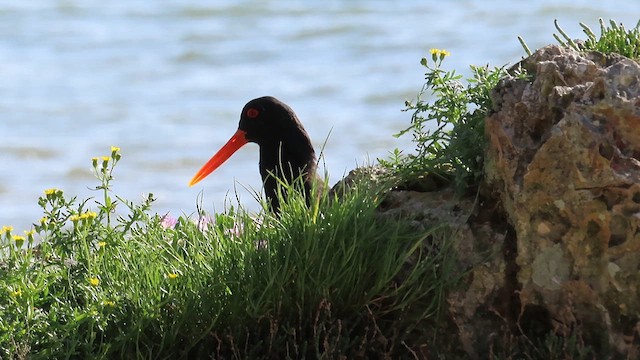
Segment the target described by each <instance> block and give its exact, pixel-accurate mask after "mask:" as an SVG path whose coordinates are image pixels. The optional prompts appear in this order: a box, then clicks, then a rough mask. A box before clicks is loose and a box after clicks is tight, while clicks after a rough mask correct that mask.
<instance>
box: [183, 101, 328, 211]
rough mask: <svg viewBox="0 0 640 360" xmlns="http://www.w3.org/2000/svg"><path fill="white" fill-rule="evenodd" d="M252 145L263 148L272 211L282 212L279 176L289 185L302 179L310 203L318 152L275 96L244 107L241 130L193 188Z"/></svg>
mask: <svg viewBox="0 0 640 360" xmlns="http://www.w3.org/2000/svg"><path fill="white" fill-rule="evenodd" d="M248 142H254V143H256V144H258V146H260V175H261V176H262V182H263V184H264V192H265V195H266V196H267V199H268V200H269V203H270V206H271V209H272V211H274V212H275V213H278V212H279V208H280V203H279V200H278V186H279V185H278V181H277V180H276V177H277V178H278V179H280V180H282V181H284V182H286V183H287V184H292V183H294V182H295V181H294V180H296V179H301V180H302V184H303V187H304V189H303V191H304V193H305V196H306V200H307V204H309V202H310V199H311V187H312V186H313V183H314V182H315V181H316V167H317V163H316V154H315V151H314V150H313V146H312V145H311V140H310V139H309V135H308V134H307V132H306V131H305V129H304V127H302V124H301V123H300V120H298V117H297V116H296V114H295V113H294V112H293V110H292V109H291V108H290V107H289V106H288V105H286V104H285V103H283V102H282V101H280V100H278V99H276V98H274V97H271V96H265V97H261V98H257V99H254V100H251V101H249V102H248V103H247V104H246V105H245V106H244V108H243V109H242V114H241V115H240V124H239V125H238V131H236V133H235V134H234V135H233V136H232V137H231V139H229V141H227V143H226V144H225V145H224V146H223V147H222V148H221V149H220V150H218V152H217V153H216V154H215V155H213V157H212V158H211V159H210V160H209V161H208V162H207V163H206V164H205V165H204V166H203V167H202V168H201V169H200V170H199V171H198V172H197V173H196V175H195V176H194V177H193V179H191V182H189V186H193V185H195V184H196V183H198V182H199V181H200V180H202V179H204V178H205V177H206V176H207V175H209V174H210V173H211V172H213V171H214V170H215V169H217V168H218V167H219V166H220V165H222V163H224V162H225V161H226V160H227V159H228V158H229V157H230V156H231V155H233V153H235V152H236V151H237V150H238V149H240V148H241V147H242V146H243V145H244V144H246V143H248ZM274 176H275V177H274ZM282 195H286V194H282Z"/></svg>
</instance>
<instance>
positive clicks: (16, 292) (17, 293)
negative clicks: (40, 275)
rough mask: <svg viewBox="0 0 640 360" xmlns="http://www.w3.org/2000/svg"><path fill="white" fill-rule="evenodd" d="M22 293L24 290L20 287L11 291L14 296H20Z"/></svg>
mask: <svg viewBox="0 0 640 360" xmlns="http://www.w3.org/2000/svg"><path fill="white" fill-rule="evenodd" d="M20 295H22V290H20V289H18V290H15V291H12V292H11V296H12V297H18V296H20Z"/></svg>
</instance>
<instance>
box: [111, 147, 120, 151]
mask: <svg viewBox="0 0 640 360" xmlns="http://www.w3.org/2000/svg"><path fill="white" fill-rule="evenodd" d="M118 151H120V148H119V147H117V146H112V147H111V152H112V153H117V152H118Z"/></svg>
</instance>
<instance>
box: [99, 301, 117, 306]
mask: <svg viewBox="0 0 640 360" xmlns="http://www.w3.org/2000/svg"><path fill="white" fill-rule="evenodd" d="M102 305H104V306H116V303H115V302H114V301H111V300H105V301H103V302H102Z"/></svg>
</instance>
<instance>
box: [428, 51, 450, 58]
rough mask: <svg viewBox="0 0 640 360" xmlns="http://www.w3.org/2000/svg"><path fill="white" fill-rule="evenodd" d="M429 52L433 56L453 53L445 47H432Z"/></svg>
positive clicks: (444, 55)
mask: <svg viewBox="0 0 640 360" xmlns="http://www.w3.org/2000/svg"><path fill="white" fill-rule="evenodd" d="M429 52H430V53H431V55H433V56H437V57H442V58H444V57H446V56H449V55H451V53H450V52H448V51H447V50H444V49H430V50H429Z"/></svg>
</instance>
